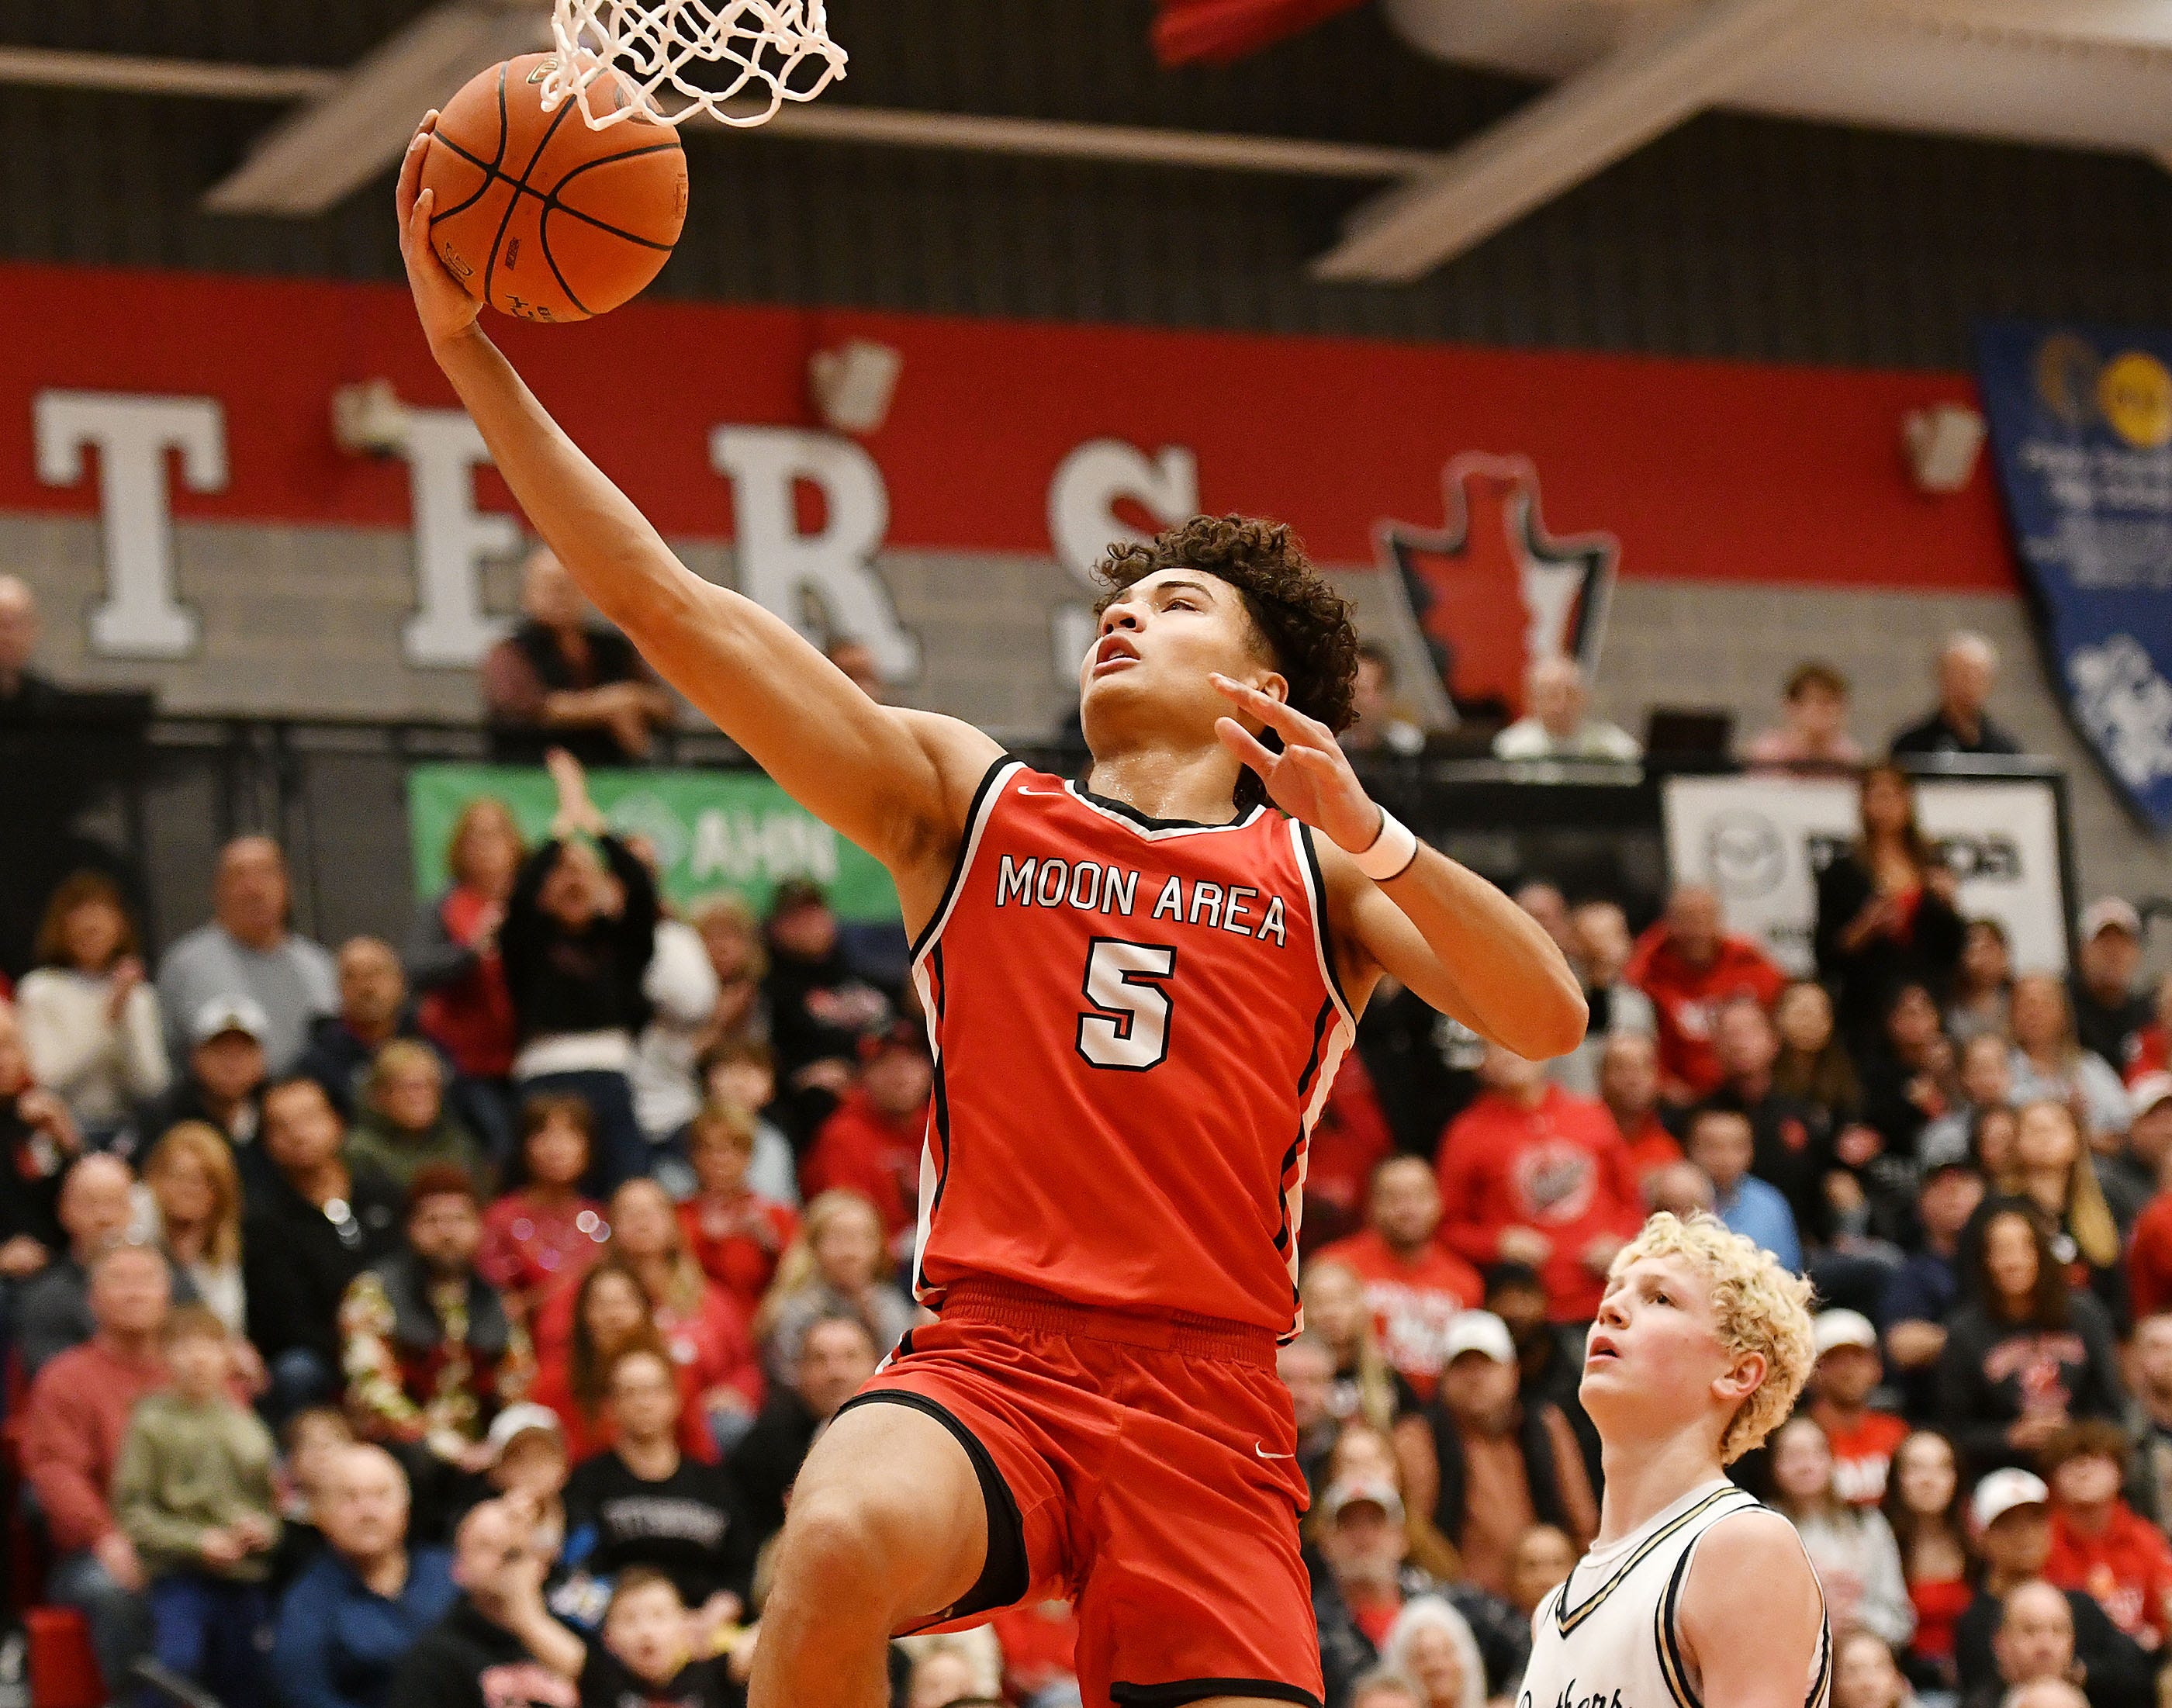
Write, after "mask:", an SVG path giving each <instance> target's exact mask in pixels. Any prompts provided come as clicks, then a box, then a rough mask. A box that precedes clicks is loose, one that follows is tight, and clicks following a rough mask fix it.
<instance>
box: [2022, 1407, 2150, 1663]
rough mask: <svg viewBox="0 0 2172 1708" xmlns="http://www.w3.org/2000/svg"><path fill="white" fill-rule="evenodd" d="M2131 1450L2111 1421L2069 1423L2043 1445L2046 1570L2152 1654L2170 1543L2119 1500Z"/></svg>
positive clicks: (2052, 1580) (2122, 1431)
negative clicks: (2047, 1490) (2047, 1503)
mask: <svg viewBox="0 0 2172 1708" xmlns="http://www.w3.org/2000/svg"><path fill="white" fill-rule="evenodd" d="M2128 1457H2129V1448H2128V1446H2127V1439H2126V1431H2124V1430H2122V1429H2121V1427H2120V1426H2119V1425H2117V1424H2116V1423H2113V1422H2110V1421H2103V1420H2089V1421H2083V1422H2080V1423H2070V1424H2068V1425H2067V1426H2066V1427H2065V1428H2064V1429H2062V1430H2061V1431H2059V1432H2058V1433H2057V1434H2056V1435H2055V1436H2053V1437H2051V1440H2050V1441H2049V1442H2046V1444H2045V1447H2044V1452H2043V1454H2042V1464H2043V1466H2044V1475H2045V1479H2046V1481H2047V1482H2049V1483H2050V1484H2051V1555H2050V1557H2049V1558H2047V1559H2046V1560H2045V1562H2044V1576H2046V1578H2048V1579H2050V1580H2051V1582H2053V1583H2055V1584H2056V1585H2058V1587H2060V1588H2062V1589H2078V1590H2082V1591H2083V1592H2085V1593H2087V1594H2088V1595H2089V1598H2091V1599H2092V1600H2094V1602H2095V1603H2096V1604H2097V1605H2098V1606H2099V1607H2100V1608H2102V1609H2104V1610H2105V1613H2106V1614H2110V1617H2111V1622H2112V1623H2113V1624H2114V1625H2117V1626H2118V1627H2119V1629H2120V1630H2121V1631H2123V1632H2125V1633H2126V1635H2128V1636H2130V1637H2132V1638H2133V1639H2134V1641H2136V1642H2137V1643H2138V1644H2140V1645H2141V1646H2142V1648H2143V1649H2144V1650H2146V1651H2148V1652H2150V1653H2152V1654H2154V1653H2156V1652H2159V1650H2161V1649H2162V1648H2163V1647H2164V1638H2165V1635H2166V1632H2167V1630H2168V1629H2172V1543H2167V1542H2166V1540H2165V1539H2164V1532H2163V1531H2162V1530H2159V1528H2157V1527H2156V1526H2155V1525H2153V1524H2152V1523H2149V1521H2148V1519H2146V1518H2143V1517H2142V1516H2141V1515H2140V1514H2138V1513H2137V1512H2136V1511H2135V1510H2134V1508H2133V1507H2130V1506H2128V1505H2127V1504H2126V1501H2124V1500H2123V1499H2121V1496H2120V1490H2121V1487H2122V1486H2123V1485H2125V1483H2126V1469H2127V1460H2128Z"/></svg>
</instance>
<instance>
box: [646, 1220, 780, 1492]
mask: <svg viewBox="0 0 2172 1708" xmlns="http://www.w3.org/2000/svg"><path fill="white" fill-rule="evenodd" d="M610 1224H611V1249H612V1252H613V1254H614V1255H616V1257H617V1258H618V1259H619V1260H621V1262H623V1263H624V1264H625V1265H626V1266H627V1267H628V1268H629V1269H631V1270H632V1271H633V1272H634V1274H635V1275H636V1276H637V1277H639V1279H640V1281H641V1287H642V1292H643V1293H644V1294H646V1295H647V1297H648V1303H649V1308H650V1309H651V1310H652V1311H653V1313H654V1314H655V1319H656V1327H657V1329H658V1331H659V1333H661V1334H662V1335H663V1336H664V1345H665V1346H666V1347H667V1348H668V1349H669V1351H670V1354H671V1362H672V1363H673V1365H674V1366H675V1367H679V1368H681V1369H691V1371H692V1372H694V1388H695V1392H696V1394H699V1395H700V1396H701V1409H702V1412H703V1414H704V1415H706V1417H707V1421H708V1426H709V1432H710V1433H711V1434H712V1436H714V1437H716V1442H717V1447H718V1451H719V1452H722V1453H729V1452H730V1451H731V1449H732V1448H733V1447H734V1445H735V1444H736V1443H737V1442H738V1441H739V1437H741V1436H743V1435H745V1433H746V1431H747V1428H748V1426H750V1425H751V1424H752V1423H753V1421H754V1418H755V1413H756V1412H757V1411H759V1410H761V1402H762V1397H763V1394H764V1393H765V1392H766V1383H765V1381H764V1378H763V1377H762V1373H761V1357H760V1356H759V1355H758V1354H757V1353H756V1351H755V1344H754V1337H753V1336H752V1335H750V1333H749V1332H748V1329H747V1319H746V1318H745V1316H743V1315H742V1314H740V1312H739V1307H738V1306H737V1305H735V1304H734V1303H733V1302H732V1301H731V1297H730V1296H729V1295H728V1294H727V1293H726V1292H724V1290H723V1288H722V1287H719V1286H717V1285H716V1283H715V1282H713V1281H711V1280H710V1279H709V1278H708V1277H707V1276H705V1275H703V1274H702V1266H701V1265H699V1264H697V1263H696V1262H695V1261H694V1259H693V1256H692V1254H691V1253H690V1252H689V1251H688V1250H687V1249H686V1244H685V1237H684V1234H683V1233H682V1231H681V1229H680V1225H679V1217H678V1210H677V1206H675V1205H674V1204H673V1203H672V1201H671V1200H670V1197H669V1195H668V1194H666V1193H665V1191H664V1189H663V1188H662V1187H661V1186H659V1185H658V1184H656V1183H655V1182H654V1181H653V1180H629V1181H627V1182H626V1184H624V1185H623V1186H621V1187H620V1188H619V1189H618V1190H617V1191H616V1193H614V1194H613V1195H611V1200H610Z"/></svg>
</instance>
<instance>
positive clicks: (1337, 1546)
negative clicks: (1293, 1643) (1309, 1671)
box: [1312, 1477, 1434, 1702]
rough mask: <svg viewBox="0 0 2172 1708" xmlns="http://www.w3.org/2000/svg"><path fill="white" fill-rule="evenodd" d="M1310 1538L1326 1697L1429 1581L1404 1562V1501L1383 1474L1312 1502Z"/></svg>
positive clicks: (1370, 1658)
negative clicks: (1316, 1563) (1320, 1567)
mask: <svg viewBox="0 0 2172 1708" xmlns="http://www.w3.org/2000/svg"><path fill="white" fill-rule="evenodd" d="M1312 1530H1313V1540H1314V1544H1315V1545H1316V1547H1317V1548H1318V1550H1319V1552H1320V1560H1321V1561H1322V1562H1323V1564H1324V1565H1325V1567H1326V1570H1325V1571H1320V1572H1319V1573H1317V1574H1315V1575H1314V1578H1313V1585H1312V1609H1313V1617H1314V1623H1315V1624H1316V1625H1318V1626H1319V1629H1320V1672H1321V1673H1322V1675H1323V1677H1324V1678H1325V1684H1326V1687H1327V1688H1326V1697H1327V1700H1329V1701H1331V1702H1337V1701H1341V1700H1343V1698H1344V1696H1345V1695H1347V1691H1348V1689H1349V1686H1350V1684H1351V1681H1352V1679H1354V1678H1357V1676H1358V1675H1359V1674H1360V1673H1364V1672H1366V1671H1367V1670H1368V1669H1369V1668H1373V1667H1374V1666H1377V1665H1378V1664H1379V1659H1380V1650H1381V1648H1382V1647H1383V1646H1384V1645H1385V1643H1386V1642H1387V1641H1388V1633H1389V1631H1390V1630H1392V1629H1393V1628H1394V1625H1395V1619H1396V1616H1397V1615H1398V1614H1401V1612H1402V1610H1403V1607H1404V1604H1405V1603H1406V1601H1408V1600H1410V1599H1411V1598H1412V1597H1414V1596H1417V1595H1422V1594H1424V1593H1427V1591H1429V1590H1431V1589H1432V1588H1433V1587H1434V1586H1433V1580H1432V1579H1430V1578H1428V1577H1427V1576H1425V1574H1424V1573H1423V1572H1422V1571H1418V1570H1417V1568H1416V1567H1414V1566H1411V1564H1410V1539H1409V1536H1408V1534H1407V1533H1406V1531H1405V1529H1404V1527H1403V1499H1402V1496H1400V1495H1398V1494H1397V1493H1396V1492H1395V1485H1394V1484H1393V1483H1391V1482H1390V1481H1388V1480H1386V1479H1385V1478H1379V1479H1368V1478H1363V1477H1346V1478H1342V1479H1339V1480H1336V1481H1335V1482H1333V1483H1331V1484H1330V1485H1328V1489H1327V1492H1326V1493H1325V1494H1324V1495H1322V1496H1320V1499H1319V1500H1318V1501H1316V1502H1315V1503H1314V1507H1313V1517H1312Z"/></svg>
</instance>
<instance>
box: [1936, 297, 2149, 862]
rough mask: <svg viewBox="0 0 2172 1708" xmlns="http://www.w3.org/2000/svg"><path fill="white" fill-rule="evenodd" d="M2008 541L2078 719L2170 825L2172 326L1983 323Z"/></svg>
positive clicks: (2143, 804)
mask: <svg viewBox="0 0 2172 1708" xmlns="http://www.w3.org/2000/svg"><path fill="white" fill-rule="evenodd" d="M1976 360H1977V365H1978V375H1979V379H1980V380H1981V385H1982V388H1983V404H1984V413H1985V416H1986V417H1987V420H1988V422H1989V423H1990V427H1991V449H1992V458H1993V459H1994V461H1995V463H1996V465H1997V470H1998V479H1999V485H2000V486H2001V487H2002V488H2003V490H2004V492H2005V495H2006V509H2007V515H2008V519H2009V520H2010V522H2011V523H2012V524H2013V539H2014V545H2015V546H2016V548H2017V550H2018V551H2019V556H2020V558H2021V563H2022V567H2023V568H2024V570H2025V571H2026V572H2028V576H2029V578H2030V583H2031V584H2032V586H2033V588H2034V590H2035V595H2036V604H2037V608H2038V612H2039V615H2040V620H2041V622H2042V623H2043V625H2044V631H2045V636H2046V641H2047V642H2048V643H2049V651H2050V654H2051V660H2052V663H2053V664H2054V666H2055V668H2056V671H2057V673H2058V677H2059V686H2060V690H2061V691H2062V693H2064V694H2065V696H2066V697H2067V706H2068V707H2069V708H2070V710H2071V711H2072V712H2073V720H2074V723H2075V725H2076V727H2077V728H2079V729H2080V730H2081V731H2082V733H2083V734H2084V735H2085V736H2086V737H2087V738H2088V739H2089V744H2090V745H2091V746H2092V747H2093V748H2094V749H2096V754H2097V757H2098V758H2099V760H2101V761H2102V762H2103V764H2104V767H2105V771H2107V772H2108V773H2109V774H2110V776H2111V779H2112V781H2113V782H2114V783H2116V785H2117V786H2118V787H2119V789H2120V791H2121V792H2122V793H2123V794H2124V795H2126V798H2127V799H2128V800H2129V801H2131V802H2132V803H2133V804H2134V807H2135V808H2136V810H2137V812H2139V813H2140V814H2142V817H2143V818H2145V819H2148V822H2149V823H2150V824H2152V825H2153V826H2154V827H2155V828H2156V829H2157V830H2159V832H2160V833H2161V832H2163V831H2164V830H2172V331H2164V332H2142V331H2121V330H2116V329H2114V328H2110V327H2105V326H2083V325H2038V324H2034V323H2028V322H2020V321H1995V322H1992V323H1991V324H1990V325H1985V326H1983V327H1981V328H1980V329H1979V330H1978V331H1977V333H1976Z"/></svg>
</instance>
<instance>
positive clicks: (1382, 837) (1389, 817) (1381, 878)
mask: <svg viewBox="0 0 2172 1708" xmlns="http://www.w3.org/2000/svg"><path fill="white" fill-rule="evenodd" d="M1417 857H1418V839H1417V833H1416V832H1415V831H1413V830H1411V827H1410V826H1409V825H1407V824H1405V823H1404V822H1403V821H1402V820H1401V819H1398V818H1397V817H1396V816H1395V814H1393V813H1391V812H1390V811H1389V810H1388V809H1387V808H1385V807H1383V808H1380V834H1379V835H1377V836H1375V837H1374V839H1373V846H1371V847H1369V848H1367V849H1365V850H1364V851H1362V852H1353V853H1352V855H1351V858H1352V860H1355V861H1356V862H1357V869H1358V870H1359V871H1360V872H1362V873H1364V874H1365V875H1366V876H1367V877H1368V878H1371V879H1372V880H1373V881H1374V883H1375V884H1385V883H1386V882H1387V881H1388V880H1389V879H1390V878H1401V876H1402V875H1403V873H1406V871H1408V870H1409V869H1410V865H1411V862H1412V861H1413V860H1415V859H1417Z"/></svg>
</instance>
